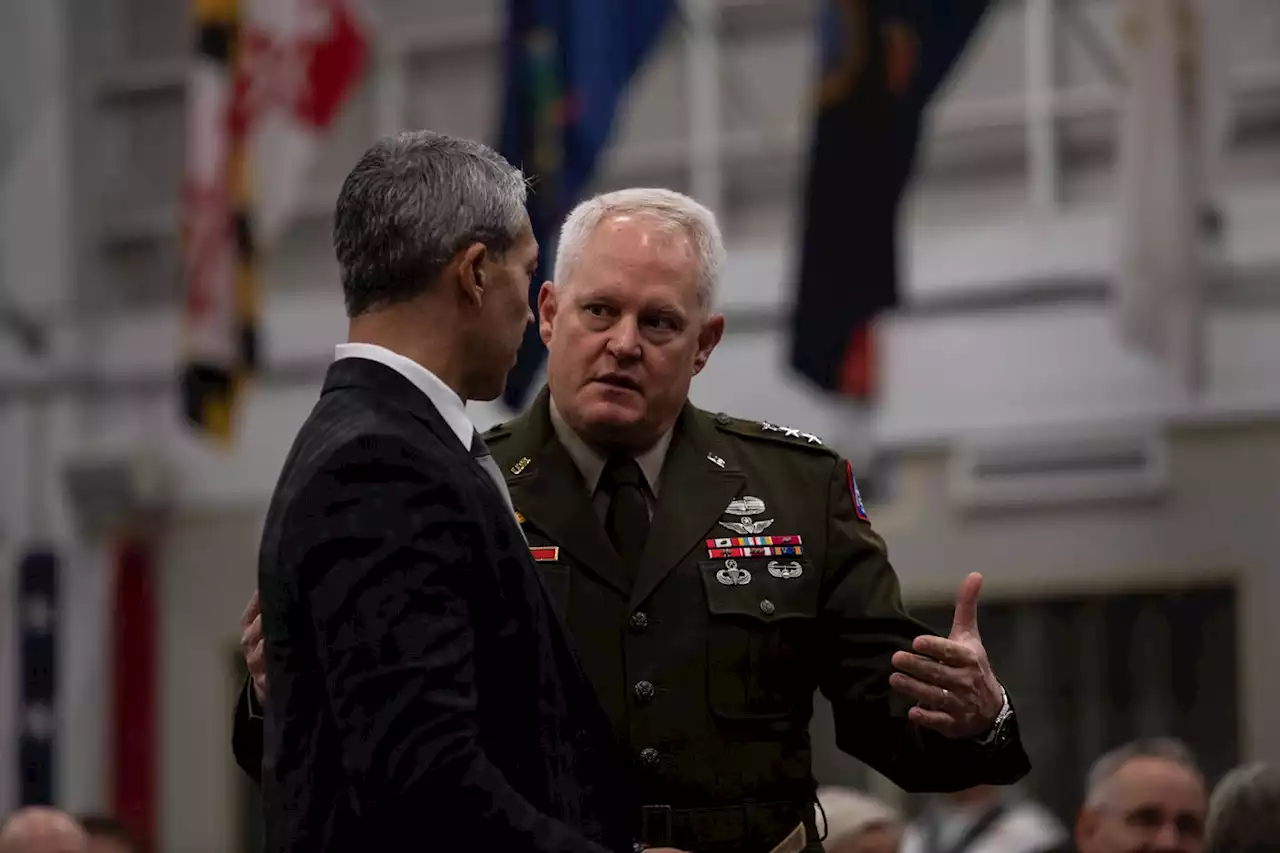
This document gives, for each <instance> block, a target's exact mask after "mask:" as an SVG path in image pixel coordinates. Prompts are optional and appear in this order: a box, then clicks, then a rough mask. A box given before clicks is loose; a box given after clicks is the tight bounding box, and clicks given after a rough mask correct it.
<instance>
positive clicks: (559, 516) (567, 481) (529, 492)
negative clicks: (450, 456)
mask: <svg viewBox="0 0 1280 853" xmlns="http://www.w3.org/2000/svg"><path fill="white" fill-rule="evenodd" d="M549 400H550V398H549V397H548V395H547V392H546V390H545V389H544V390H543V392H542V393H541V394H540V395H539V396H538V398H537V400H535V401H534V403H533V405H532V406H531V407H530V409H529V411H528V412H527V413H526V414H525V415H524V416H523V418H522V419H521V421H522V422H521V423H519V424H513V425H512V426H513V429H512V436H511V439H510V442H509V446H507V447H503V448H502V453H503V465H504V466H505V470H504V471H503V475H504V476H505V477H506V478H507V488H508V489H509V490H510V492H511V499H512V501H513V502H514V503H515V506H516V509H517V510H519V511H520V513H521V514H523V515H524V517H525V518H526V519H528V521H529V522H530V524H531V525H532V526H533V527H535V528H536V529H538V530H539V531H541V532H542V533H544V534H545V535H546V536H547V537H548V538H550V539H551V541H552V542H554V543H555V544H556V545H559V546H560V547H561V548H563V549H564V550H565V551H566V552H568V553H569V554H571V555H573V557H574V558H575V559H576V560H577V561H578V563H579V564H581V566H582V567H583V569H585V570H586V571H589V572H591V573H592V574H594V575H596V576H597V577H599V578H600V579H601V580H602V581H604V582H605V583H607V584H608V585H609V586H611V587H613V588H614V589H616V590H617V591H618V592H619V593H621V594H622V595H627V594H628V588H627V581H626V576H625V574H624V573H623V569H622V561H621V560H620V559H619V558H618V555H617V553H616V552H615V551H614V550H613V544H612V543H611V542H610V541H609V537H608V536H606V535H605V532H604V526H603V525H602V524H601V523H600V519H599V518H598V517H597V516H596V512H595V508H594V507H593V506H592V505H591V498H590V496H589V495H588V494H587V486H586V483H584V482H583V480H582V474H581V473H580V472H579V471H578V467H577V466H576V465H575V464H574V463H573V459H572V457H570V456H569V452H568V451H567V450H565V449H564V447H563V446H562V445H561V444H560V442H559V440H557V439H556V436H555V430H554V429H552V427H551V414H550V403H549ZM526 460H527V461H526ZM513 472H514V473H513Z"/></svg>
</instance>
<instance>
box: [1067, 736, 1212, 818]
mask: <svg viewBox="0 0 1280 853" xmlns="http://www.w3.org/2000/svg"><path fill="white" fill-rule="evenodd" d="M1135 758H1159V759H1162V760H1164V761H1168V762H1170V763H1171V764H1177V765H1178V766H1180V767H1184V768H1186V769H1187V770H1189V771H1191V772H1192V773H1193V774H1194V775H1196V776H1201V777H1202V774H1201V772H1200V767H1199V765H1198V764H1197V763H1196V759H1195V756H1194V755H1193V754H1192V753H1191V750H1190V749H1188V748H1187V745H1186V744H1185V743H1183V742H1182V741H1180V740H1178V739H1176V738H1167V737H1156V738H1143V739H1141V740H1135V741H1131V742H1130V743H1126V744H1125V745H1123V746H1120V747H1117V748H1115V749H1113V750H1111V751H1110V752H1108V753H1106V754H1105V755H1103V756H1102V757H1101V758H1099V759H1098V760H1097V761H1095V762H1094V763H1093V767H1091V768H1089V776H1088V778H1087V780H1086V782H1085V805H1088V806H1099V805H1103V801H1104V800H1105V799H1106V798H1107V794H1108V793H1109V786H1108V783H1109V782H1110V781H1111V779H1112V778H1113V777H1114V776H1115V775H1116V774H1117V773H1119V772H1120V768H1122V767H1124V766H1125V765H1126V764H1128V763H1129V762H1130V761H1133V760H1134V759H1135ZM1202 778H1203V777H1202Z"/></svg>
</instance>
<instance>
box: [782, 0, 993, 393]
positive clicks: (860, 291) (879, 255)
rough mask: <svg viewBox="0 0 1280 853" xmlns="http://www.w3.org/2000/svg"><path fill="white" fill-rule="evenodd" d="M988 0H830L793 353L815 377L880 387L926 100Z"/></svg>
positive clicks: (850, 386)
mask: <svg viewBox="0 0 1280 853" xmlns="http://www.w3.org/2000/svg"><path fill="white" fill-rule="evenodd" d="M989 5H990V0H827V2H826V4H825V6H824V13H823V16H822V19H821V31H820V33H819V41H820V45H821V57H822V68H821V79H820V89H819V97H818V109H817V115H816V121H815V126H814V133H813V141H812V146H811V149H810V153H809V168H808V175H807V179H806V187H805V206H804V224H803V229H802V235H803V236H802V238H801V252H800V275H799V279H800V280H799V287H798V292H797V296H796V303H795V310H794V313H793V315H792V333H791V363H792V366H793V367H795V369H796V370H797V371H799V373H800V374H801V375H803V376H805V377H806V378H808V379H809V380H810V381H812V382H813V383H814V384H816V385H817V386H818V387H819V388H821V389H823V390H826V391H831V392H835V393H838V394H841V395H845V396H849V397H853V398H856V399H860V400H867V399H871V398H874V396H875V390H876V389H875V374H876V372H877V371H876V367H877V365H876V359H875V347H874V345H873V343H874V338H873V336H872V333H871V329H870V323H871V321H872V320H874V319H875V318H876V316H877V315H879V314H880V313H881V312H882V311H884V310H885V309H888V308H891V307H893V306H895V305H896V304H897V302H898V295H899V294H898V289H899V288H898V265H899V259H898V208H899V204H900V202H901V200H902V197H903V194H904V193H905V191H906V189H907V186H908V184H909V183H910V180H911V176H912V173H913V171H914V167H915V159H916V152H917V149H918V147H919V139H920V134H921V127H922V123H923V120H924V111H925V109H926V108H927V106H928V105H929V102H930V100H931V99H932V98H933V96H934V95H935V93H936V92H937V90H938V89H939V87H941V86H942V85H943V83H944V82H945V81H946V79H947V77H948V75H949V74H950V73H951V71H952V69H953V68H954V66H955V64H956V62H957V61H958V60H959V59H960V57H961V56H962V55H963V54H964V50H965V48H966V47H967V46H968V44H969V42H970V40H971V39H972V36H973V34H974V32H975V31H976V30H977V29H978V26H979V25H980V24H981V22H982V20H983V17H984V15H985V13H986V11H987V8H988V6H989Z"/></svg>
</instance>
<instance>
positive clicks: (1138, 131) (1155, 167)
mask: <svg viewBox="0 0 1280 853" xmlns="http://www.w3.org/2000/svg"><path fill="white" fill-rule="evenodd" d="M1211 2H1213V3H1215V4H1219V3H1220V0H1211ZM1207 7H1208V4H1204V5H1203V6H1202V5H1200V4H1197V3H1196V2H1193V0H1125V5H1124V7H1123V14H1124V21H1123V26H1122V30H1123V34H1124V40H1125V48H1126V49H1125V59H1126V89H1125V95H1124V100H1123V113H1122V117H1121V121H1120V154H1119V161H1118V163H1119V184H1120V189H1119V203H1118V206H1117V209H1118V212H1119V216H1120V223H1119V231H1120V242H1119V245H1120V251H1119V262H1118V269H1117V278H1116V291H1115V294H1116V307H1117V317H1118V321H1119V324H1120V328H1121V334H1122V335H1123V337H1124V339H1125V340H1126V341H1128V342H1129V343H1130V344H1131V345H1132V346H1134V347H1135V348H1137V349H1138V350H1140V351H1142V352H1145V353H1147V354H1149V355H1151V356H1154V357H1156V358H1157V359H1159V360H1161V361H1162V362H1164V363H1165V364H1167V365H1168V366H1170V367H1171V368H1172V369H1173V370H1174V371H1175V373H1176V374H1177V376H1178V377H1179V378H1180V379H1181V381H1182V382H1183V383H1184V384H1185V385H1186V387H1187V388H1188V389H1194V388H1196V387H1198V386H1199V385H1200V383H1201V381H1202V378H1203V368H1204V365H1203V361H1204V355H1203V338H1204V310H1203V305H1204V283H1205V279H1206V277H1207V274H1208V269H1207V253H1206V250H1207V248H1208V247H1209V244H1210V240H1209V238H1210V236H1211V235H1212V233H1213V232H1214V231H1215V230H1216V227H1217V226H1216V222H1215V220H1216V215H1215V214H1214V213H1213V211H1212V208H1211V205H1210V201H1209V192H1208V185H1207V181H1206V170H1208V169H1211V168H1212V167H1213V163H1214V158H1215V156H1216V151H1217V150H1218V149H1219V147H1220V146H1221V144H1222V142H1223V140H1224V139H1225V133H1223V131H1222V124H1223V122H1224V119H1223V117H1222V116H1223V114H1222V111H1221V110H1220V109H1217V110H1215V108H1214V107H1213V105H1212V104H1205V103H1204V102H1205V96H1206V95H1210V96H1211V97H1217V98H1220V99H1222V100H1225V98H1226V96H1227V93H1226V92H1225V91H1207V89H1214V88H1217V85H1218V84H1219V83H1220V81H1221V79H1222V78H1221V75H1215V74H1212V73H1209V74H1207V75H1206V71H1207V70H1209V69H1206V68H1205V67H1204V65H1205V63H1206V62H1214V61H1217V60H1218V59H1219V58H1218V57H1216V56H1208V55H1206V52H1205V51H1204V50H1203V49H1202V48H1203V45H1204V44H1205V43H1206V36H1207V33H1208V30H1207V28H1206V27H1205V26H1204V25H1203V23H1204V22H1202V21H1201V20H1200V16H1201V14H1202V12H1207V11H1208V8H1207ZM1206 80H1210V81H1213V83H1212V85H1211V86H1209V87H1206V85H1205V82H1206ZM1206 107H1207V108H1208V109H1206ZM1208 115H1211V116H1213V120H1211V121H1206V116H1208Z"/></svg>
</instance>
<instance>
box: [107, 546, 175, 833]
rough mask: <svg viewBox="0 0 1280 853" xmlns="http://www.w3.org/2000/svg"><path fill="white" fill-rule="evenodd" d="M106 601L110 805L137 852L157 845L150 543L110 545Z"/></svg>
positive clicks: (155, 631)
mask: <svg viewBox="0 0 1280 853" xmlns="http://www.w3.org/2000/svg"><path fill="white" fill-rule="evenodd" d="M113 556H114V567H113V568H114V571H113V585H112V602H111V605H112V607H111V614H112V625H111V669H112V677H111V697H112V704H111V780H112V784H111V809H112V813H113V814H114V815H115V817H116V818H118V819H119V820H120V821H122V822H123V823H124V824H125V825H126V826H128V827H129V830H130V832H131V833H132V834H133V836H134V838H136V839H137V841H138V847H139V849H140V850H142V851H144V853H146V851H153V850H155V849H156V843H155V839H156V834H157V832H158V831H159V809H160V788H159V783H160V746H161V744H160V737H161V734H160V710H161V694H160V690H159V686H160V685H159V676H160V656H159V650H160V649H161V647H162V646H163V641H162V640H161V639H160V636H159V635H160V612H159V610H158V606H157V603H156V584H157V583H158V582H159V580H158V578H157V577H156V574H155V572H156V569H155V543H154V542H153V541H152V540H150V539H147V538H139V537H134V536H131V535H127V534H126V535H121V536H119V537H118V538H117V540H116V542H115V543H114V555H113Z"/></svg>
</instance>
